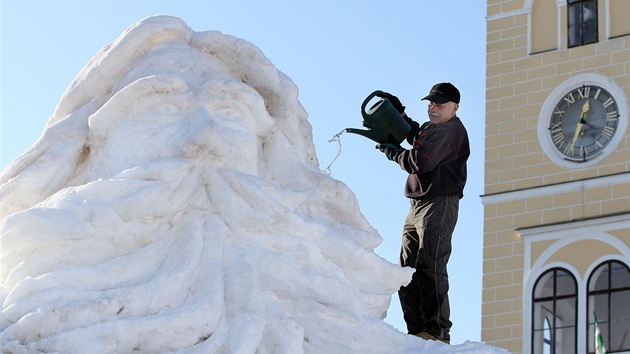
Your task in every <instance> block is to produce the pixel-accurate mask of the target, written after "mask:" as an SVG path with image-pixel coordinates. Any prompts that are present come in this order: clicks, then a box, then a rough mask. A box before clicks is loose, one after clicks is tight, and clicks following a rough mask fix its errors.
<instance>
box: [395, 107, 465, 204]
mask: <svg viewBox="0 0 630 354" xmlns="http://www.w3.org/2000/svg"><path fill="white" fill-rule="evenodd" d="M405 120H406V121H407V123H409V125H411V131H410V132H409V135H408V136H407V142H408V143H409V144H410V145H411V146H413V148H412V149H411V150H404V151H403V152H402V153H401V154H399V155H398V159H397V162H398V164H399V165H400V167H402V169H403V170H405V171H407V173H409V176H408V177H407V183H406V184H405V197H407V198H414V199H424V198H431V197H434V196H439V195H443V196H454V195H455V196H458V197H459V198H462V197H463V196H464V186H465V185H466V174H467V172H466V161H467V160H468V156H470V146H469V143H468V133H467V132H466V128H465V127H464V125H463V124H462V121H461V120H460V119H459V118H458V117H453V118H451V120H449V121H448V122H446V123H443V124H439V125H435V124H433V123H431V122H426V123H424V124H422V126H420V125H419V124H418V123H417V122H415V121H413V120H412V119H410V118H408V117H405Z"/></svg>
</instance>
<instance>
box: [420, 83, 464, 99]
mask: <svg viewBox="0 0 630 354" xmlns="http://www.w3.org/2000/svg"><path fill="white" fill-rule="evenodd" d="M423 100H429V101H431V102H435V103H439V104H442V103H446V102H449V101H453V102H455V103H459V90H458V89H457V87H455V86H453V84H451V83H450V82H441V83H439V84H435V85H433V87H431V91H430V92H429V94H428V95H426V96H425V97H424V98H423Z"/></svg>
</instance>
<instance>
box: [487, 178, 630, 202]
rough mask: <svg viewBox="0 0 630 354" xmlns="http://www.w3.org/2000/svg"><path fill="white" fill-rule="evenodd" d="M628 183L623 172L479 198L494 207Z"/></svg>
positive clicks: (628, 180) (629, 179)
mask: <svg viewBox="0 0 630 354" xmlns="http://www.w3.org/2000/svg"><path fill="white" fill-rule="evenodd" d="M629 182H630V172H624V173H620V174H615V175H609V176H603V177H597V178H590V179H583V180H578V181H571V182H565V183H558V184H550V185H546V186H540V187H533V188H528V189H520V190H515V191H509V192H503V193H497V194H489V195H482V196H481V203H482V204H483V205H494V204H501V203H507V202H513V201H517V200H525V199H531V198H537V197H544V196H548V195H555V194H561V193H568V192H576V191H581V190H585V189H592V188H599V187H606V186H614V185H618V184H623V183H629Z"/></svg>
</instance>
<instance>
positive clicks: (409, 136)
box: [403, 116, 420, 146]
mask: <svg viewBox="0 0 630 354" xmlns="http://www.w3.org/2000/svg"><path fill="white" fill-rule="evenodd" d="M403 119H404V120H405V122H407V124H409V126H410V127H411V130H410V131H409V134H407V143H409V145H411V146H413V139H414V137H415V136H416V135H417V134H418V130H419V129H420V124H419V123H418V122H416V121H415V120H413V119H411V118H410V117H409V116H405V117H403Z"/></svg>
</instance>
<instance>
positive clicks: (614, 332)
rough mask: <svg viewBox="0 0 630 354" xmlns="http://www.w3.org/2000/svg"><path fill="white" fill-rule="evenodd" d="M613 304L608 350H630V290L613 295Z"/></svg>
mask: <svg viewBox="0 0 630 354" xmlns="http://www.w3.org/2000/svg"><path fill="white" fill-rule="evenodd" d="M611 302H612V308H613V311H612V314H611V317H612V319H611V322H610V330H611V338H610V347H607V348H606V349H609V348H610V349H609V350H611V349H615V350H617V349H630V338H629V337H630V290H629V291H618V292H614V293H612V296H611Z"/></svg>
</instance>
